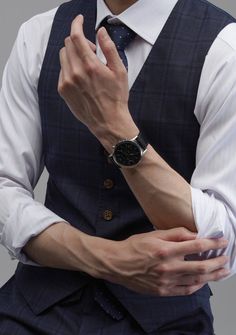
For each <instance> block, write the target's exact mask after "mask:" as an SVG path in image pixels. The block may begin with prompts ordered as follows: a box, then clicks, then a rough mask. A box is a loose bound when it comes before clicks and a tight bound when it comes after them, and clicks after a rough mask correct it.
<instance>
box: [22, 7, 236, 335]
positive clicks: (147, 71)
mask: <svg viewBox="0 0 236 335" xmlns="http://www.w3.org/2000/svg"><path fill="white" fill-rule="evenodd" d="M96 2H97V1H96V0H90V1H87V0H73V1H70V2H67V3H64V4H63V5H61V6H60V7H59V9H58V11H57V13H56V16H55V19H54V23H53V26H52V31H51V35H50V39H49V43H48V47H47V51H46V54H45V59H44V62H43V66H42V69H41V75H40V79H39V85H38V96H39V106H40V113H41V120H42V135H43V152H44V159H45V165H46V167H47V169H48V172H49V180H48V185H47V194H46V201H45V206H46V207H48V208H49V209H51V210H52V211H54V212H55V213H57V214H58V215H60V216H61V217H63V218H64V219H65V220H67V221H68V222H70V223H71V224H72V225H73V226H74V227H76V228H78V229H80V230H81V231H83V232H85V233H88V234H91V235H96V236H100V237H104V238H108V239H113V240H121V239H125V238H127V237H128V236H130V235H132V234H135V233H141V232H148V231H151V230H153V227H152V225H151V223H150V222H149V220H148V218H147V217H146V216H145V214H144V212H143V210H142V208H140V206H139V204H138V202H137V201H136V199H135V197H134V196H133V194H132V192H131V191H130V189H129V187H128V185H127V184H126V182H125V180H124V178H123V176H122V174H121V172H120V171H119V169H117V168H116V167H115V166H113V165H111V164H109V163H108V161H107V159H106V156H105V155H104V150H103V148H102V146H101V145H100V143H99V142H98V141H97V139H96V138H95V137H94V136H93V135H92V134H91V133H90V132H89V130H88V129H87V128H86V127H85V126H84V125H83V124H81V123H80V122H79V121H78V120H77V119H76V118H75V117H74V116H73V115H72V113H71V112H70V110H69V109H68V107H67V106H66V104H65V103H64V101H63V99H61V98H60V96H59V94H58V92H57V83H58V77H59V71H60V63H59V50H60V49H61V48H62V47H63V46H64V39H65V37H67V36H68V35H69V33H70V27H71V22H72V20H73V19H74V18H75V16H76V15H78V14H79V13H81V14H83V15H84V17H85V23H84V29H85V35H86V36H87V38H88V39H89V40H91V41H92V42H95V22H96ZM231 22H234V19H233V18H232V17H231V16H229V15H228V14H226V13H225V12H223V11H222V10H220V9H218V8H216V7H215V6H213V5H211V4H210V3H208V2H207V1H205V0H179V1H178V2H177V4H176V6H175V7H174V9H173V11H172V13H171V15H170V16H169V18H168V20H167V22H166V24H165V26H164V28H163V30H162V32H161V34H160V36H159V37H158V39H157V41H156V43H155V45H154V47H153V49H152V51H151V53H150V55H149V57H148V59H147V60H146V62H145V64H144V66H143V68H142V70H141V72H140V73H139V75H138V78H137V79H136V81H135V83H134V85H133V87H132V89H131V91H130V98H129V110H130V113H131V114H132V117H133V119H134V121H135V122H136V124H137V126H138V127H139V129H141V130H142V132H143V133H145V135H146V137H147V138H148V140H149V142H150V143H151V145H152V146H153V147H154V148H155V149H156V150H157V152H158V153H159V154H160V155H161V156H162V157H163V158H164V159H165V160H166V161H167V163H168V164H170V166H172V167H173V168H174V169H175V170H176V171H177V172H178V173H180V174H181V175H182V176H183V177H184V178H185V179H186V180H187V181H188V182H189V181H190V178H191V176H192V173H193V170H194V168H195V152H196V145H197V140H198V137H199V124H198V122H197V120H196V118H195V116H194V113H193V111H194V106H195V101H196V95H197V90H198V85H199V79H200V75H201V70H202V67H203V64H204V59H205V56H206V54H207V52H208V50H209V48H210V46H211V44H212V43H213V41H214V39H215V38H216V36H217V34H218V33H219V32H220V30H221V29H222V28H224V27H225V26H226V25H227V24H229V23H231ZM106 179H111V180H113V182H114V187H113V188H110V189H107V188H105V187H104V180H106ZM107 209H108V210H110V211H112V213H113V217H112V218H111V217H110V219H111V220H110V221H107V220H105V219H104V215H103V213H104V211H105V210H107ZM160 210H161V208H160ZM16 280H17V284H19V288H20V289H21V291H22V293H23V295H24V297H25V299H26V300H27V302H28V303H29V305H30V306H31V308H32V310H33V311H34V313H36V314H40V313H41V312H43V311H44V310H45V309H46V308H48V307H49V306H51V305H52V304H54V303H56V302H58V301H59V300H61V299H63V298H65V297H66V296H68V295H70V294H72V293H73V292H75V291H76V290H78V289H79V288H80V287H83V285H85V284H86V283H87V281H88V278H87V277H86V276H84V275H83V274H81V273H79V272H75V271H66V270H59V269H58V270H57V269H50V268H44V267H42V268H40V267H33V266H27V265H23V264H19V265H18V268H17V271H16ZM98 282H99V281H98ZM102 282H103V284H104V283H105V285H106V287H107V288H108V290H109V292H110V293H111V294H112V296H113V297H115V298H116V299H117V301H119V304H121V305H123V307H125V309H126V310H127V311H128V312H129V313H130V314H131V315H132V316H133V317H134V318H135V319H136V321H137V322H138V323H139V324H140V325H141V326H142V327H143V329H144V330H145V331H152V330H154V329H157V328H158V327H160V326H162V325H163V324H166V323H168V322H170V321H172V320H174V319H177V318H180V317H181V316H182V315H188V313H191V312H192V311H194V310H195V309H196V308H199V307H201V308H204V309H205V310H208V308H209V307H208V306H209V305H208V300H209V296H210V290H209V287H208V286H205V287H204V288H202V289H201V290H199V291H198V292H196V293H195V294H193V295H191V296H187V297H170V298H168V297H154V296H150V295H141V294H137V293H135V292H132V291H130V290H128V289H126V288H124V287H122V286H119V285H115V284H112V283H108V282H105V281H102ZM100 298H101V299H103V298H102V296H101V297H100ZM104 299H105V300H106V297H105V298H104ZM208 312H209V311H208ZM209 313H210V312H209Z"/></svg>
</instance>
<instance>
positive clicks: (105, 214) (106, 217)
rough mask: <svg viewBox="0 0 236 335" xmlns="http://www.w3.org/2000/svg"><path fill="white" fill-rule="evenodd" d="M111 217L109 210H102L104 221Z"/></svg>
mask: <svg viewBox="0 0 236 335" xmlns="http://www.w3.org/2000/svg"><path fill="white" fill-rule="evenodd" d="M112 218H113V213H112V211H111V210H109V209H106V210H105V211H104V212H103V219H104V220H106V221H111V220H112Z"/></svg>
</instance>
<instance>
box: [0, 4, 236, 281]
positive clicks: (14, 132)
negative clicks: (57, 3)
mask: <svg viewBox="0 0 236 335" xmlns="http://www.w3.org/2000/svg"><path fill="white" fill-rule="evenodd" d="M97 3H98V6H97V9H98V10H97V24H96V27H98V26H99V24H100V22H101V21H102V20H103V18H105V17H106V16H107V15H111V16H113V15H112V13H111V12H110V11H109V9H108V8H107V6H106V5H105V3H104V0H97ZM176 3H177V0H152V1H148V4H147V0H139V1H137V2H136V3H135V4H134V5H133V6H131V7H130V8H128V9H127V10H126V11H125V12H123V13H122V14H120V15H118V16H117V18H118V19H119V20H120V21H122V22H123V23H125V24H126V25H127V26H129V27H130V28H131V29H133V30H134V31H135V32H136V33H137V35H138V36H137V37H136V39H135V40H134V42H133V43H132V44H131V45H130V46H129V47H128V48H127V50H126V55H127V59H128V63H129V73H128V77H129V87H130V88H131V87H132V85H133V83H134V81H135V79H136V78H137V76H138V73H139V71H140V69H141V68H142V66H143V64H144V62H145V60H146V58H147V56H148V54H149V52H150V51H151V49H152V46H153V44H154V43H155V41H156V39H157V38H158V36H159V34H160V32H161V30H162V28H163V26H164V24H165V23H166V20H167V18H168V17H169V15H170V13H171V11H172V9H173V7H174V6H175V4H176ZM56 10H57V8H55V9H53V10H51V11H48V12H46V13H43V14H40V15H37V16H35V17H33V18H31V19H30V20H29V21H27V22H25V23H24V24H23V25H22V26H21V27H20V30H19V33H18V36H17V39H16V42H15V44H14V46H13V49H12V52H11V55H10V57H9V60H8V62H7V64H6V67H5V70H4V75H3V81H2V89H1V92H0V242H1V243H2V244H3V245H4V246H5V247H6V248H7V249H8V250H9V253H10V255H11V256H12V258H13V259H14V258H17V259H19V260H20V261H21V262H23V263H26V264H32V265H37V264H36V263H34V262H32V261H31V260H30V259H28V258H27V256H26V255H25V254H24V253H23V252H22V248H23V246H24V245H25V244H26V243H27V241H28V240H29V239H30V238H31V237H33V236H36V235H38V234H39V233H40V232H42V231H43V230H45V229H46V228H47V227H49V226H50V225H52V224H54V223H56V222H58V221H64V219H63V218H62V217H59V216H58V215H56V214H55V213H53V212H52V211H50V210H49V209H47V208H46V207H45V206H44V205H43V204H41V203H39V202H36V201H35V200H34V195H33V189H34V187H35V185H36V183H37V181H38V179H39V177H40V175H41V173H42V171H43V168H44V165H43V152H42V131H41V121H40V112H39V106H38V95H37V85H38V79H39V75H40V70H41V66H42V62H43V59H44V55H45V51H46V47H47V43H48V39H49V34H50V30H51V26H52V22H53V19H54V16H55V13H56ZM117 18H116V17H114V18H112V19H111V20H117ZM85 19H86V18H85ZM97 55H98V57H99V58H100V59H101V60H102V61H105V60H104V56H103V55H102V52H101V50H100V48H99V46H98V45H97ZM235 69H236V24H234V23H233V24H230V25H228V26H227V27H225V28H224V29H223V30H222V31H221V32H220V34H219V35H218V36H217V38H216V39H215V41H214V43H213V45H212V46H211V48H210V50H209V53H208V55H207V56H206V59H205V63H204V67H203V70H202V75H201V80H200V84H199V89H198V96H197V101H196V105H195V110H194V111H193V112H194V114H195V116H196V118H197V120H198V122H199V124H200V137H199V140H198V144H197V155H196V168H195V170H194V173H193V176H192V179H191V194H192V206H193V213H194V218H195V222H196V226H197V229H198V236H199V237H212V238H214V237H219V236H224V237H225V238H226V239H228V240H229V245H228V247H227V248H226V250H225V251H224V253H225V254H227V255H229V256H230V264H229V267H230V268H231V269H232V274H233V273H235V272H236V261H235V259H236V257H235V256H236V245H235V244H236V243H235V240H236V178H235V176H234V175H235V171H236V155H235V153H234V143H236V113H235V109H236V71H235ZM68 224H69V223H68ZM220 252H223V251H219V252H218V254H219V253H220ZM215 254H216V253H215V252H209V253H206V254H205V257H212V256H214V255H215Z"/></svg>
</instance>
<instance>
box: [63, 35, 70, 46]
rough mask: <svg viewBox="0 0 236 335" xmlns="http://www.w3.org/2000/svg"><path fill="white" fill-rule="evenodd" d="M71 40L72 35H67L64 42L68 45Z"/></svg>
mask: <svg viewBox="0 0 236 335" xmlns="http://www.w3.org/2000/svg"><path fill="white" fill-rule="evenodd" d="M70 41H71V38H70V36H67V37H66V38H65V39H64V44H65V45H67V44H69V43H70Z"/></svg>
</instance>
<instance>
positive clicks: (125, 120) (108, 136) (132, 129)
mask: <svg viewBox="0 0 236 335" xmlns="http://www.w3.org/2000/svg"><path fill="white" fill-rule="evenodd" d="M120 115H121V117H120V118H119V120H116V119H115V117H114V119H113V120H112V122H111V123H110V124H106V125H103V126H101V125H97V127H96V129H95V130H94V131H93V133H94V135H95V136H96V137H97V138H98V140H99V141H100V143H101V144H102V145H103V147H104V148H105V150H106V151H107V152H108V153H109V154H110V153H111V152H112V151H113V147H114V146H115V145H116V144H117V143H118V142H119V141H121V140H124V139H131V138H134V137H135V136H137V135H138V133H139V129H138V127H137V126H136V124H135V123H134V121H133V119H132V117H131V115H130V114H129V112H127V113H124V112H123V115H122V113H120Z"/></svg>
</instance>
